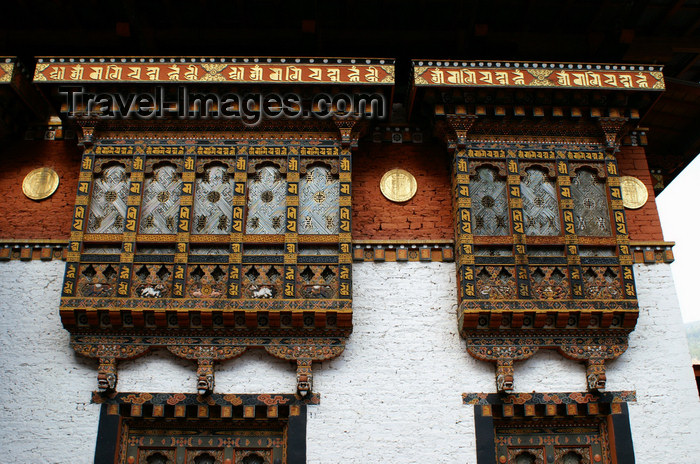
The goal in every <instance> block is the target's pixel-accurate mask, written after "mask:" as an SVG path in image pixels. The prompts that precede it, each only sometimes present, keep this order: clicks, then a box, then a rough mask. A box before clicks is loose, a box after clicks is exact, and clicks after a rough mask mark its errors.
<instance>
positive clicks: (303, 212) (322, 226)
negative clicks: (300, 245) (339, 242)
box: [299, 166, 340, 234]
mask: <svg viewBox="0 0 700 464" xmlns="http://www.w3.org/2000/svg"><path fill="white" fill-rule="evenodd" d="M299 190H300V192H299V197H300V198H299V224H300V226H299V233H301V234H337V233H338V195H339V193H340V191H339V183H338V179H337V178H335V177H334V176H333V174H331V171H330V169H328V168H327V167H325V166H313V167H310V168H309V169H308V170H307V171H306V175H305V176H304V177H303V178H302V179H301V180H300V182H299Z"/></svg>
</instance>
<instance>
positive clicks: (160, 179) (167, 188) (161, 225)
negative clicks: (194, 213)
mask: <svg viewBox="0 0 700 464" xmlns="http://www.w3.org/2000/svg"><path fill="white" fill-rule="evenodd" d="M147 166H148V167H147V168H146V181H145V183H144V188H143V190H144V193H143V198H142V200H141V212H140V217H141V222H140V226H139V232H140V233H142V234H174V233H175V231H176V227H177V222H178V219H179V213H180V195H181V191H182V178H181V176H180V173H179V172H178V166H177V164H176V162H175V163H173V162H169V161H164V162H163V161H160V162H153V161H151V160H149V161H148V162H147Z"/></svg>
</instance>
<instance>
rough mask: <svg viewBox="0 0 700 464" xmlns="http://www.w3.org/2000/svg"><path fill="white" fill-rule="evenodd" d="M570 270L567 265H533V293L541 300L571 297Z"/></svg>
mask: <svg viewBox="0 0 700 464" xmlns="http://www.w3.org/2000/svg"><path fill="white" fill-rule="evenodd" d="M568 273H569V270H568V268H567V267H566V266H560V267H556V266H531V267H530V285H531V286H532V293H533V295H535V296H536V297H537V298H539V299H540V300H561V299H566V298H569V297H570V296H571V295H570V291H569V289H570V285H569V278H568Z"/></svg>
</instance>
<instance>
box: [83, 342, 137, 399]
mask: <svg viewBox="0 0 700 464" xmlns="http://www.w3.org/2000/svg"><path fill="white" fill-rule="evenodd" d="M72 345H73V349H74V350H75V351H76V352H77V353H78V354H80V355H82V356H85V357H87V358H95V359H98V360H99V366H98V368H97V389H98V390H99V391H101V392H109V391H114V390H116V388H117V361H118V360H127V359H134V358H138V357H139V356H141V355H143V354H145V353H146V352H148V350H149V349H150V347H149V346H147V345H122V344H110V343H95V344H80V345H78V344H75V343H73V344H72Z"/></svg>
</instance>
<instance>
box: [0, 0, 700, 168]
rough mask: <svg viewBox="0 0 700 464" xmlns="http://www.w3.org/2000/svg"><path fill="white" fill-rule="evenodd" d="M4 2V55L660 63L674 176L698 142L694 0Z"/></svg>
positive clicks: (657, 136)
mask: <svg viewBox="0 0 700 464" xmlns="http://www.w3.org/2000/svg"><path fill="white" fill-rule="evenodd" d="M65 3H66V4H64V2H59V1H55V0H37V1H31V2H30V1H15V2H5V3H4V4H3V6H2V11H3V14H2V15H1V19H0V54H1V55H8V56H9V55H12V56H19V57H20V58H21V59H24V60H26V61H31V59H32V57H35V56H42V55H43V56H47V55H60V56H70V55H79V56H110V55H118V56H144V55H159V56H164V55H166V56H167V55H173V56H326V57H389V58H396V59H397V62H396V83H397V88H396V94H395V98H394V101H397V102H401V101H402V99H406V98H407V96H408V84H409V82H410V78H409V72H410V60H411V59H414V58H426V59H455V60H475V59H485V60H524V61H555V62H557V61H563V62H579V63H580V62H594V63H641V64H663V65H664V74H665V76H666V77H667V78H671V79H667V81H668V84H667V88H668V90H667V92H665V93H664V94H663V95H662V96H661V97H660V98H659V100H658V101H657V103H656V105H655V107H654V108H653V109H652V111H651V112H650V113H649V114H648V115H647V116H646V117H645V119H644V120H643V121H642V125H643V126H647V127H649V128H650V129H651V130H650V135H649V144H650V146H649V155H650V165H651V167H652V168H653V169H660V170H662V172H664V173H665V174H666V176H667V179H666V180H667V181H670V179H671V178H672V177H674V176H675V175H676V174H677V173H678V172H680V169H682V167H684V166H685V165H686V164H687V163H688V162H689V161H690V160H691V159H692V158H693V157H694V156H695V155H696V154H697V153H698V151H700V130H699V129H700V127H699V126H700V122H698V121H700V89H699V87H698V85H697V84H698V82H699V81H700V0H646V1H633V0H607V1H603V0H598V1H595V0H591V1H585V2H581V1H578V2H576V1H573V0H569V1H562V0H549V1H537V0H532V1H529V2H523V1H519V0H472V1H468V0H467V1H447V0H430V1H428V0H424V1H417V2H410V3H409V2H402V1H398V0H341V1H334V2H327V1H321V0H316V1H302V2H277V1H269V0H261V1H255V2H246V1H242V0H238V1H212V0H200V1H184V0H153V1H149V2H137V1H134V0H122V1H118V2H103V1H98V0H76V1H73V2H70V4H67V2H65Z"/></svg>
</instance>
